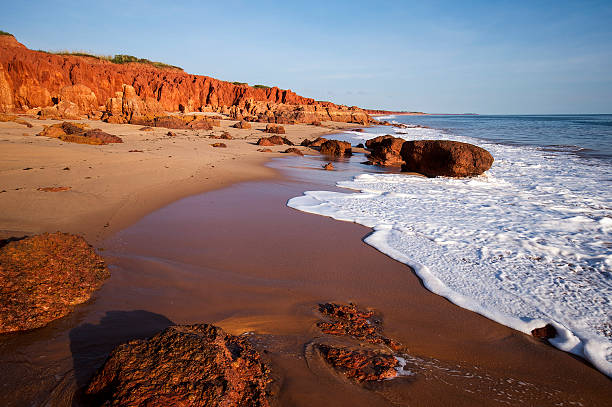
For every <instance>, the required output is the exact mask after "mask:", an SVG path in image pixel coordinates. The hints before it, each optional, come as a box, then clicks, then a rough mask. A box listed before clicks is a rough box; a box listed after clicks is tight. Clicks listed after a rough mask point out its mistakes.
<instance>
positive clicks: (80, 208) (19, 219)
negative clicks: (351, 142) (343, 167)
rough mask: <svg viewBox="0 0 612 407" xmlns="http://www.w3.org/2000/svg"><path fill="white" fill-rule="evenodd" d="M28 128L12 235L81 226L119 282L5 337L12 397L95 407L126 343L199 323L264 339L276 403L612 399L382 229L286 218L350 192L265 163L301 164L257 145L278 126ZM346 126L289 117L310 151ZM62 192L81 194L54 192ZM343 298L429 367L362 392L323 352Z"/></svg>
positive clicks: (597, 382) (292, 135)
mask: <svg viewBox="0 0 612 407" xmlns="http://www.w3.org/2000/svg"><path fill="white" fill-rule="evenodd" d="M26 120H28V119H27V118H26ZM29 121H30V122H31V123H32V124H33V125H34V127H32V128H31V129H28V128H26V127H25V126H21V125H17V124H15V123H1V124H0V126H1V131H2V133H1V134H2V136H1V137H0V143H2V144H1V145H2V148H0V154H2V160H1V162H2V171H1V172H0V185H2V187H1V189H2V190H5V191H6V192H2V193H1V194H0V208H2V217H1V218H0V229H2V231H3V233H4V234H5V235H12V236H15V235H20V234H33V233H40V232H44V231H55V230H61V231H68V232H72V233H79V234H83V235H84V236H86V237H87V239H88V240H89V241H90V242H91V243H93V244H94V245H95V246H96V247H98V248H100V250H101V251H100V253H102V255H103V256H104V258H105V260H106V261H107V262H108V264H109V265H110V271H111V278H110V279H109V280H108V281H107V282H106V284H105V285H104V286H103V287H102V289H100V290H99V291H98V292H96V293H95V294H94V297H93V298H92V300H90V301H89V302H87V303H86V304H83V305H81V306H78V307H77V308H76V310H75V311H74V312H73V313H72V314H71V315H69V316H67V317H65V318H62V319H60V320H57V321H55V322H53V323H51V324H49V325H48V326H47V327H44V328H41V329H37V330H33V331H29V332H24V333H19V334H11V335H6V336H4V337H3V338H2V340H1V341H0V360H1V362H2V364H3V365H5V366H11V368H10V369H3V373H2V377H1V380H2V382H3V383H4V387H3V390H2V391H1V392H0V402H1V403H2V404H3V405H7V406H20V405H25V404H26V402H27V403H32V402H34V403H35V404H37V405H43V404H46V405H58V406H59V405H82V404H81V401H80V391H81V390H80V389H82V387H83V386H85V385H86V384H87V382H88V381H89V379H90V377H91V376H92V375H93V374H94V373H95V371H96V370H97V369H98V368H99V367H100V366H101V364H102V363H103V362H104V360H105V359H106V357H107V356H108V354H109V352H110V351H111V350H112V349H113V348H114V347H115V346H116V345H118V344H120V343H122V342H125V341H127V340H130V339H134V338H144V337H149V336H151V335H153V334H155V333H156V332H158V331H159V330H161V329H163V328H165V327H167V326H169V325H172V324H186V323H199V322H207V323H214V324H216V325H218V326H220V327H222V328H223V329H225V330H226V331H227V332H229V333H232V334H236V335H242V334H245V333H247V334H248V335H249V337H250V340H251V341H252V342H253V343H254V344H255V346H256V347H257V349H258V350H259V351H260V352H261V353H262V354H263V355H264V357H265V358H266V360H267V361H268V362H269V363H270V366H271V367H272V372H273V377H274V378H275V381H274V383H273V388H274V396H275V401H274V402H275V403H277V404H278V405H294V406H312V405H317V404H321V403H333V404H334V405H338V406H361V405H363V406H378V405H380V406H385V405H402V406H404V405H405V406H408V405H457V406H474V405H538V406H547V405H551V406H552V405H559V403H576V405H578V403H580V404H581V405H592V406H597V405H604V404H605V403H606V402H607V400H610V398H611V397H612V392H611V391H612V389H611V387H610V385H609V384H610V382H609V379H608V378H607V377H605V376H604V375H602V374H601V373H599V372H598V371H596V370H595V369H593V368H592V367H590V366H588V365H587V364H586V363H585V362H584V361H582V360H578V359H577V358H575V357H573V356H571V355H569V354H566V353H563V352H560V351H558V350H556V349H554V348H552V347H551V346H549V345H547V344H545V343H543V342H540V341H538V340H536V339H534V338H532V337H530V336H528V335H525V334H522V333H520V332H517V331H514V330H512V329H509V328H507V327H504V326H502V325H499V324H497V323H494V322H492V321H490V320H488V319H486V318H484V317H482V316H480V315H478V314H475V313H472V312H469V311H466V310H464V309H462V308H459V307H457V306H455V305H453V304H451V303H450V302H448V301H446V300H445V299H443V298H442V297H439V296H437V295H434V294H432V293H430V292H428V291H427V290H426V289H425V288H424V287H423V286H422V284H421V283H420V281H419V279H418V278H417V277H416V276H415V275H414V274H413V273H412V271H411V270H410V268H408V267H407V266H405V265H403V264H401V263H399V262H396V261H394V260H392V259H390V258H389V257H387V256H385V255H383V254H381V253H380V252H378V251H376V250H375V249H373V248H371V247H369V246H367V245H366V244H365V243H363V242H362V241H361V239H362V238H363V237H364V236H366V235H367V234H368V233H369V229H367V228H364V227H362V226H359V225H355V224H351V223H346V222H337V221H334V220H331V219H329V218H324V217H319V216H315V215H309V214H305V213H300V212H298V211H295V210H293V209H291V208H288V207H287V206H286V205H285V203H286V201H287V199H289V198H291V197H294V196H298V195H300V194H301V193H302V192H303V191H304V190H310V189H332V190H333V189H335V188H334V187H333V186H332V185H330V184H329V179H327V181H325V182H322V181H321V175H320V174H328V173H327V172H319V170H318V169H317V170H313V169H312V168H310V169H309V168H308V167H307V166H304V164H303V163H302V162H301V161H300V160H301V159H299V158H294V159H292V160H291V161H290V162H289V164H288V165H289V166H290V167H292V168H294V171H301V172H302V173H303V176H302V177H301V178H299V179H295V178H294V179H292V178H291V177H289V176H288V175H283V173H282V172H281V173H279V172H278V171H277V170H274V169H272V168H269V167H266V166H264V163H266V161H268V160H269V159H270V158H272V157H287V154H283V153H262V152H258V151H257V150H258V149H259V148H260V147H259V146H256V145H254V143H255V142H256V141H257V139H258V138H259V137H261V136H265V133H263V131H262V130H263V128H264V127H265V126H264V125H261V124H254V126H253V129H251V130H239V129H234V128H231V127H230V126H231V125H232V124H233V123H235V121H230V120H223V121H222V122H221V127H215V128H214V130H213V131H186V130H170V131H172V132H174V133H176V136H172V137H169V136H167V135H166V134H167V133H168V131H169V130H168V129H163V128H156V129H154V131H151V132H143V131H140V130H139V128H140V126H133V125H110V124H106V123H100V122H87V123H88V124H90V126H91V127H99V128H102V129H103V130H104V131H106V132H108V133H111V134H115V135H120V136H121V137H122V138H123V140H124V143H123V144H115V145H104V146H91V145H78V144H68V143H62V142H60V141H59V140H57V139H49V138H44V137H35V136H34V134H37V133H38V132H40V130H41V129H42V125H43V124H51V123H53V122H50V121H49V122H46V121H45V122H43V121H37V120H29ZM330 125H331V126H330V127H334V128H331V129H330V128H329V127H317V126H309V125H287V126H285V128H286V130H287V134H286V136H287V137H288V138H289V139H291V140H292V141H294V142H297V143H299V142H300V141H301V140H302V139H303V138H310V139H312V138H314V137H316V136H319V135H323V134H327V133H329V132H331V131H334V130H336V128H340V127H342V128H354V127H355V125H350V124H340V123H333V124H330ZM222 131H228V132H230V133H231V134H232V136H233V137H234V139H233V140H221V141H223V142H224V143H226V144H227V146H228V147H227V148H213V147H211V144H212V143H213V142H216V141H219V140H215V139H211V138H208V137H207V135H209V134H214V135H220V134H221V132H222ZM25 134H27V135H25ZM286 148H287V146H278V147H272V149H274V150H275V151H284V150H285V149H286ZM300 148H301V149H303V150H304V152H308V149H306V148H304V147H300ZM130 150H142V152H130ZM312 153H313V154H318V153H316V152H314V151H312ZM321 163H323V161H321ZM66 167H68V168H70V169H69V170H64V168H66ZM25 168H31V169H28V170H25ZM59 186H70V187H71V189H70V190H68V191H63V192H43V191H39V190H38V188H41V187H59ZM204 192H206V193H204ZM181 198H185V199H181ZM327 301H331V302H339V303H348V302H354V303H356V304H358V305H359V306H362V307H364V308H372V309H374V310H376V311H377V312H379V313H380V315H381V316H382V319H383V320H384V326H385V331H386V333H387V334H388V335H389V336H390V337H393V338H394V339H396V340H397V341H399V342H401V343H402V344H403V345H404V346H405V349H406V351H407V352H408V354H409V355H410V356H411V357H412V358H413V359H411V361H409V364H408V365H407V367H408V368H409V369H410V371H411V373H413V375H408V376H406V377H400V378H397V379H393V380H390V381H383V382H379V383H374V384H372V385H367V386H360V385H357V384H354V383H352V382H350V381H347V380H346V379H345V378H343V377H342V376H341V375H338V374H336V373H334V371H333V370H332V369H330V368H329V367H327V366H326V365H325V364H324V363H323V362H322V360H321V359H320V357H319V356H318V355H317V353H316V352H313V351H312V346H314V345H316V344H317V343H320V342H321V341H324V340H326V339H325V337H324V335H322V334H321V332H320V331H319V330H318V329H317V328H316V326H315V324H316V322H317V319H318V318H319V316H318V314H317V312H316V308H317V304H319V303H322V302H327ZM339 342H342V340H339ZM26 383H27V384H26Z"/></svg>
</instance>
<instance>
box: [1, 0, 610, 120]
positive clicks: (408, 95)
mask: <svg viewBox="0 0 612 407" xmlns="http://www.w3.org/2000/svg"><path fill="white" fill-rule="evenodd" d="M0 6H1V9H2V13H1V15H0V29H1V30H4V31H8V32H11V33H13V34H14V35H15V36H16V37H17V39H18V40H20V41H21V42H22V43H24V44H25V45H26V46H28V47H29V48H31V49H45V50H64V49H68V50H84V51H89V52H92V53H97V54H106V55H113V54H130V55H136V56H139V57H143V58H148V59H152V60H158V61H163V62H167V63H170V64H173V65H179V66H181V67H183V68H184V69H185V70H186V71H187V72H189V73H194V74H203V75H209V76H213V77H216V78H219V79H224V80H229V81H241V82H248V83H250V84H265V85H271V86H272V85H276V86H279V87H281V88H289V89H292V90H294V91H295V92H297V93H299V94H301V95H304V96H309V97H314V98H315V99H319V100H331V101H333V102H337V103H342V104H348V105H357V106H361V107H367V108H383V109H393V110H410V111H413V110H420V111H426V112H438V113H442V112H453V113H462V112H477V113H508V114H510V113H612V1H580V2H578V1H574V2H564V1H555V2H552V1H551V2H545V1H525V2H523V1H515V2H508V1H505V2H501V1H472V2H456V1H448V2H446V1H427V2H409V1H378V2H372V1H331V0H330V1H323V2H320V1H315V0H311V1H309V2H291V1H278V2H270V1H250V2H243V1H232V0H228V1H224V2H206V1H188V0H186V1H172V2H171V1H144V0H140V1H121V2H119V1H104V2H81V1H62V0H55V1H53V2H48V1H36V0H35V1H27V2H25V1H21V2H15V1H6V0H0Z"/></svg>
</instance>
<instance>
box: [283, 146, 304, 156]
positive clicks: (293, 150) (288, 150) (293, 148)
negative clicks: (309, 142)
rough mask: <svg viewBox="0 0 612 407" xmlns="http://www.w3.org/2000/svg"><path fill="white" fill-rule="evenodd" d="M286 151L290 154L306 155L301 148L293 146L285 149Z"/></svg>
mask: <svg viewBox="0 0 612 407" xmlns="http://www.w3.org/2000/svg"><path fill="white" fill-rule="evenodd" d="M285 153H288V154H297V155H304V154H303V153H302V152H301V151H300V150H299V149H297V148H295V147H291V148H288V149H286V150H285Z"/></svg>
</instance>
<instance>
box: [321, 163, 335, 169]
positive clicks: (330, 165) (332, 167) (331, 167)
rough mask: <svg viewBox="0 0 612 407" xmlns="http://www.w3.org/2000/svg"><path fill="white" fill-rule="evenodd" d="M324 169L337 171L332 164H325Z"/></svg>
mask: <svg viewBox="0 0 612 407" xmlns="http://www.w3.org/2000/svg"><path fill="white" fill-rule="evenodd" d="M323 169H324V170H325V171H333V170H335V168H334V164H332V163H327V164H325V165H324V166H323Z"/></svg>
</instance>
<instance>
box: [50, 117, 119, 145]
mask: <svg viewBox="0 0 612 407" xmlns="http://www.w3.org/2000/svg"><path fill="white" fill-rule="evenodd" d="M39 136H44V137H51V138H57V139H60V140H62V141H65V142H67V143H79V144H94V145H102V144H108V143H123V140H122V139H121V137H117V136H113V135H112V134H108V133H105V132H103V131H102V130H100V129H93V130H88V129H87V125H85V124H82V123H70V122H63V123H58V124H54V125H52V126H45V128H44V129H43V131H42V132H40V134H39Z"/></svg>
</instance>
